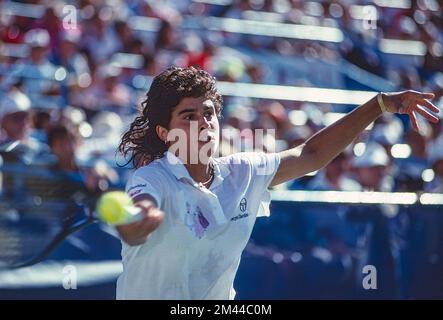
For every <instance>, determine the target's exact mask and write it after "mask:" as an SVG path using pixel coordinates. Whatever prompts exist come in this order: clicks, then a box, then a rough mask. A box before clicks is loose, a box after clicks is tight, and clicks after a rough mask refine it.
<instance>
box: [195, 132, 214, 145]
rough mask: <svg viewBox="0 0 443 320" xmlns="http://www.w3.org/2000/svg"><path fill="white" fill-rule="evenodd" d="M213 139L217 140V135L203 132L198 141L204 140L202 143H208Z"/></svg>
mask: <svg viewBox="0 0 443 320" xmlns="http://www.w3.org/2000/svg"><path fill="white" fill-rule="evenodd" d="M211 141H215V137H214V136H213V135H211V134H202V135H200V137H199V138H198V142H202V143H208V142H211Z"/></svg>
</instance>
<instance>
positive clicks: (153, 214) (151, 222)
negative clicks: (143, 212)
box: [143, 209, 164, 228]
mask: <svg viewBox="0 0 443 320" xmlns="http://www.w3.org/2000/svg"><path fill="white" fill-rule="evenodd" d="M163 217H164V214H163V212H162V211H161V210H158V209H151V210H149V213H148V214H147V216H146V217H145V218H144V219H143V225H144V227H148V228H149V227H151V226H153V227H154V228H156V227H157V226H158V225H159V224H160V223H161V222H162V221H163Z"/></svg>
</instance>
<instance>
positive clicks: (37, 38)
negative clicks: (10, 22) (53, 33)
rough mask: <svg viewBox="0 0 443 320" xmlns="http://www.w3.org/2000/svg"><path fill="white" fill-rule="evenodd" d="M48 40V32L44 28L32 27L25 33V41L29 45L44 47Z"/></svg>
mask: <svg viewBox="0 0 443 320" xmlns="http://www.w3.org/2000/svg"><path fill="white" fill-rule="evenodd" d="M49 41H50V37H49V33H48V31H46V30H45V29H32V30H29V31H28V32H26V34H25V43H26V44H28V45H29V46H30V47H46V46H48V44H49Z"/></svg>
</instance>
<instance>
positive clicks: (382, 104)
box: [377, 92, 388, 112]
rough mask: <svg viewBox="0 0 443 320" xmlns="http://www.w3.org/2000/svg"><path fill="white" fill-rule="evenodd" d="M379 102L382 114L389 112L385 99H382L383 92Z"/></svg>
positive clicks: (378, 98)
mask: <svg viewBox="0 0 443 320" xmlns="http://www.w3.org/2000/svg"><path fill="white" fill-rule="evenodd" d="M377 101H378V105H379V106H380V109H381V111H382V112H386V111H388V108H386V105H385V103H384V102H383V97H382V93H381V92H380V93H379V94H378V95H377Z"/></svg>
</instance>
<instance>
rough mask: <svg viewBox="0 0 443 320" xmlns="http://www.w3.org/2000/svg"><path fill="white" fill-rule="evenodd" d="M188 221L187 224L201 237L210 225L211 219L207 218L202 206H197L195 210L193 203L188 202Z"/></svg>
mask: <svg viewBox="0 0 443 320" xmlns="http://www.w3.org/2000/svg"><path fill="white" fill-rule="evenodd" d="M185 219H186V221H185V224H186V226H187V227H188V228H189V230H191V231H192V232H193V233H194V235H195V236H196V237H197V238H199V239H201V238H202V237H203V236H204V234H205V231H206V229H207V228H208V226H209V221H208V220H207V219H206V218H205V216H204V215H203V213H202V212H201V210H200V208H199V207H198V206H197V207H196V208H195V209H194V210H193V208H192V207H191V205H190V204H189V203H188V202H186V218H185Z"/></svg>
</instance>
